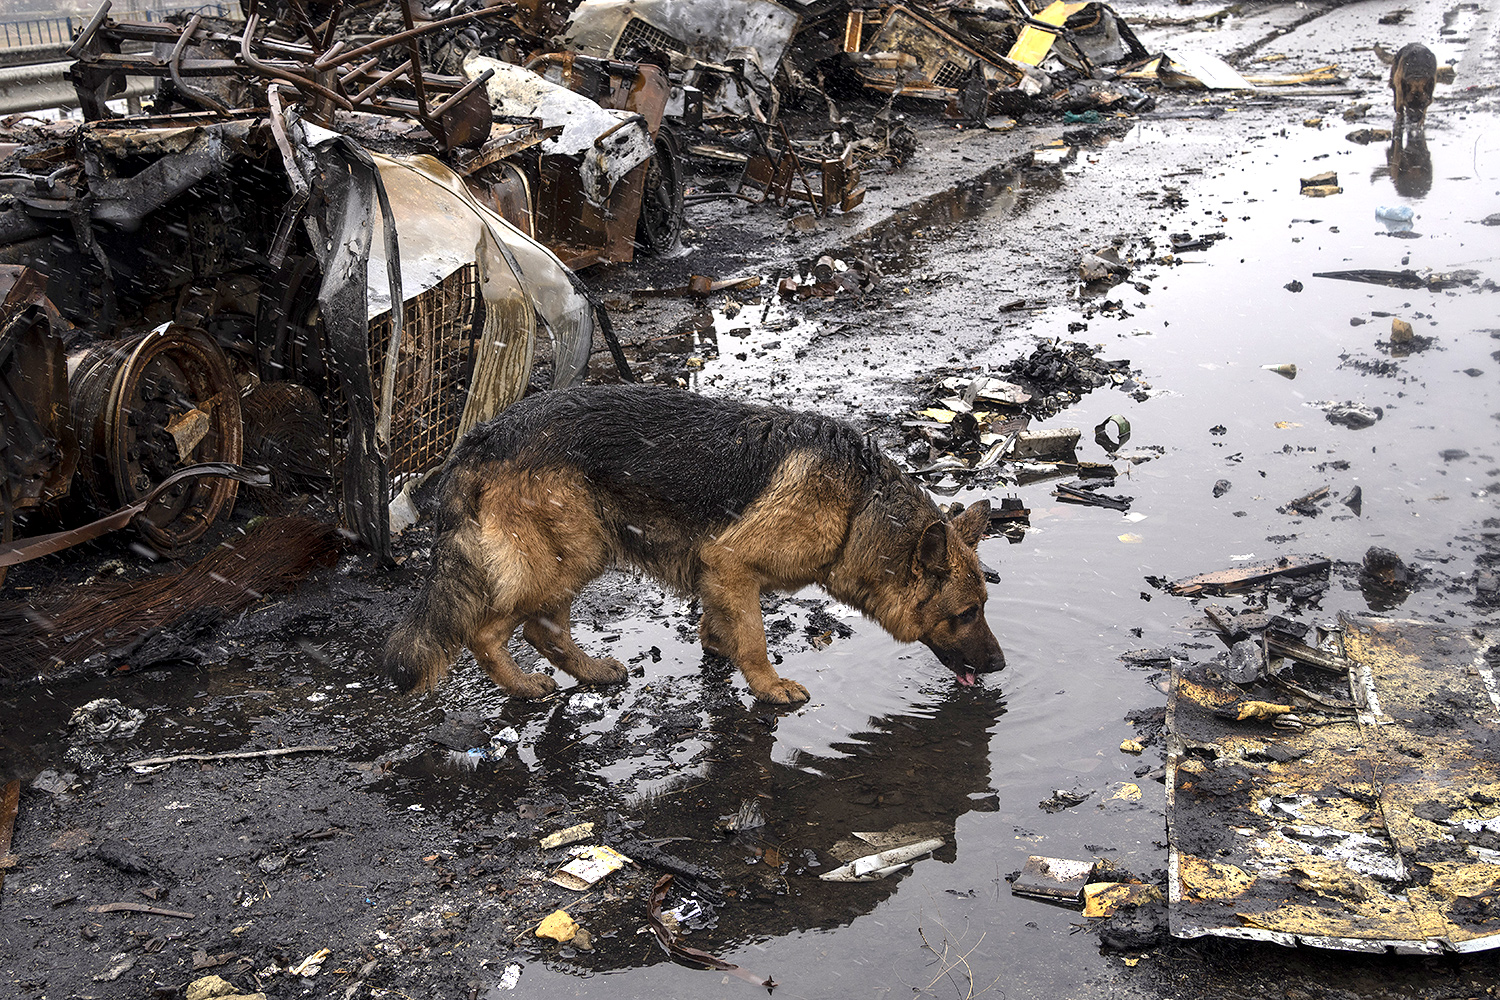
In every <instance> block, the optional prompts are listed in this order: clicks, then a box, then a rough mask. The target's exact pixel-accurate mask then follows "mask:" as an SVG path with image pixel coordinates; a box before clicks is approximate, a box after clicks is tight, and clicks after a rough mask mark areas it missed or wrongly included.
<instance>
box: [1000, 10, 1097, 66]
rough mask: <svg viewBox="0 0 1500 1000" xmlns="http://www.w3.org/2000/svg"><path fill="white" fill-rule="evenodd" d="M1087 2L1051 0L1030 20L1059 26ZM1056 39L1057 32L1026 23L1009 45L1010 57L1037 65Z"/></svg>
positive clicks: (1029, 64)
mask: <svg viewBox="0 0 1500 1000" xmlns="http://www.w3.org/2000/svg"><path fill="white" fill-rule="evenodd" d="M1086 6H1088V5H1087V4H1082V3H1064V2H1063V0H1053V2H1052V4H1051V5H1050V6H1048V7H1047V8H1046V9H1045V10H1043V11H1042V12H1041V13H1040V14H1037V15H1036V16H1035V17H1034V18H1032V20H1034V21H1041V22H1042V23H1043V24H1051V25H1055V26H1059V27H1060V26H1061V25H1062V23H1063V22H1064V21H1066V20H1067V19H1068V18H1069V17H1071V16H1072V15H1073V14H1074V13H1075V12H1077V11H1080V10H1082V9H1083V8H1084V7H1086ZM1055 41H1057V34H1056V33H1055V32H1051V31H1048V30H1047V29H1045V28H1037V27H1033V26H1032V25H1029V24H1028V25H1027V26H1026V27H1024V28H1022V29H1021V34H1020V36H1019V37H1017V38H1016V44H1014V45H1012V46H1011V47H1010V58H1011V59H1012V60H1013V61H1015V62H1018V63H1025V64H1026V65H1027V66H1037V65H1040V64H1041V61H1042V60H1043V59H1045V58H1047V53H1048V52H1050V51H1052V43H1053V42H1055Z"/></svg>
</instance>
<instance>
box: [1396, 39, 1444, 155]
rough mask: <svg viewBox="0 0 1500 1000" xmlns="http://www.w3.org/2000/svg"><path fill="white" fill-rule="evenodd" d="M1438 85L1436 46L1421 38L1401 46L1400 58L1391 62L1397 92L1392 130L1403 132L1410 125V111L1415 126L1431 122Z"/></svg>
mask: <svg viewBox="0 0 1500 1000" xmlns="http://www.w3.org/2000/svg"><path fill="white" fill-rule="evenodd" d="M1436 85H1437V57H1436V56H1434V55H1433V54H1432V50H1431V49H1429V48H1428V47H1427V46H1425V45H1423V44H1421V43H1420V42H1412V43H1410V44H1408V45H1403V46H1401V50H1400V51H1399V52H1397V53H1396V59H1395V61H1394V62H1392V63H1391V90H1392V91H1394V92H1395V100H1396V127H1395V128H1394V129H1393V130H1392V131H1393V132H1394V133H1395V134H1396V135H1398V136H1399V135H1400V134H1401V132H1402V131H1403V130H1404V129H1405V127H1406V125H1407V114H1408V112H1409V113H1410V114H1411V116H1412V118H1413V119H1414V123H1413V126H1412V127H1414V128H1417V129H1421V128H1422V127H1423V126H1425V125H1426V124H1427V105H1429V104H1431V103H1432V91H1433V88H1434V87H1436Z"/></svg>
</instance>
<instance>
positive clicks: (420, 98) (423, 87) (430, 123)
mask: <svg viewBox="0 0 1500 1000" xmlns="http://www.w3.org/2000/svg"><path fill="white" fill-rule="evenodd" d="M401 20H402V21H403V22H404V23H405V24H406V31H407V32H408V33H409V32H411V31H412V30H413V29H414V28H416V21H415V19H413V17H412V16H411V0H401ZM406 48H407V51H409V52H410V53H411V66H412V71H411V85H412V87H413V88H415V90H416V92H417V107H418V109H419V111H418V112H417V117H418V118H420V119H421V121H422V124H423V125H426V126H427V130H428V131H429V132H431V133H432V134H433V135H434V136H435V137H436V138H437V139H438V140H439V141H440V142H442V144H443V146H444V147H445V148H446V147H447V145H448V137H447V135H446V134H444V133H443V131H442V130H441V128H440V127H439V126H438V124H437V122H436V121H435V120H434V119H433V118H432V116H431V115H429V114H428V112H427V84H426V81H424V80H423V79H422V46H421V44H420V43H418V41H417V37H416V36H415V35H411V36H410V37H408V38H407V40H406Z"/></svg>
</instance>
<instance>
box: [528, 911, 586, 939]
mask: <svg viewBox="0 0 1500 1000" xmlns="http://www.w3.org/2000/svg"><path fill="white" fill-rule="evenodd" d="M578 931H579V927H578V921H576V920H574V919H573V918H572V917H571V916H569V915H568V911H567V910H553V911H552V912H551V913H549V914H547V916H546V917H545V918H543V920H542V922H541V923H540V924H538V925H537V928H536V936H537V937H540V938H551V939H552V940H554V941H558V942H561V943H562V944H567V943H568V942H569V941H571V940H573V937H574V935H576V934H577V933H578Z"/></svg>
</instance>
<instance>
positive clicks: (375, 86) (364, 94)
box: [349, 59, 411, 105]
mask: <svg viewBox="0 0 1500 1000" xmlns="http://www.w3.org/2000/svg"><path fill="white" fill-rule="evenodd" d="M409 69H411V60H410V59H408V60H406V62H404V63H402V64H401V65H400V66H397V67H396V68H395V69H393V70H391V71H390V72H389V73H386V74H385V75H384V76H382V77H380V78H379V79H378V80H376V81H375V82H374V83H372V84H370V85H369V86H368V87H366V88H365V89H364V90H361V91H360V92H359V93H357V94H354V95H352V96H351V97H350V98H349V103H350V104H354V105H360V104H363V103H365V102H366V101H368V100H369V99H370V98H371V97H374V96H375V92H376V91H378V90H379V89H380V88H381V87H384V86H385V85H386V84H388V83H390V82H391V81H392V80H394V79H396V77H398V76H401V75H402V74H404V73H405V72H406V71H407V70H409ZM350 75H351V76H352V75H353V74H350Z"/></svg>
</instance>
